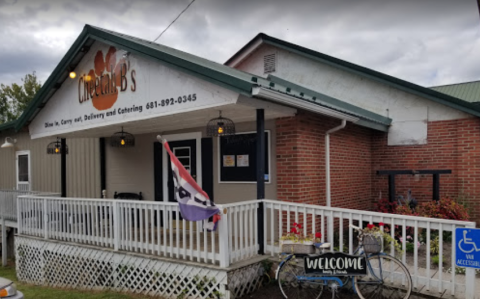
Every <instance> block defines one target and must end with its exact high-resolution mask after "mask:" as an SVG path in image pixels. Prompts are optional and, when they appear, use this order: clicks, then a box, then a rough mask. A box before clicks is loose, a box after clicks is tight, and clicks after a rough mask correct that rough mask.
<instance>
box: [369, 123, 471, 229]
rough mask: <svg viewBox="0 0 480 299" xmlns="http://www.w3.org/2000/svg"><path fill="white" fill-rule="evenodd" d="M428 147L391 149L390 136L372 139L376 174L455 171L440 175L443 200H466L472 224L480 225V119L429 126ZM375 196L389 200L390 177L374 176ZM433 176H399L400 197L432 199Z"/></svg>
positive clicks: (431, 124)
mask: <svg viewBox="0 0 480 299" xmlns="http://www.w3.org/2000/svg"><path fill="white" fill-rule="evenodd" d="M427 138H428V139H427V144H426V145H411V146H387V134H386V133H382V132H374V133H373V137H372V154H373V169H372V170H373V173H375V171H377V170H387V169H394V170H401V169H408V170H409V169H414V170H415V169H451V170H452V174H444V175H440V196H441V197H445V196H450V197H453V198H459V199H461V200H465V201H466V202H467V205H468V207H469V210H470V214H471V216H472V220H476V221H477V222H480V206H479V203H478V199H479V195H480V119H478V118H469V119H460V120H450V121H436V122H429V123H428V137H427ZM372 183H373V188H372V192H373V194H372V196H373V199H374V200H376V199H378V198H379V197H383V198H387V197H388V180H387V176H376V175H373V181H372ZM432 184H433V179H432V175H420V176H419V175H417V176H411V175H402V176H396V184H395V186H396V194H397V195H398V194H401V195H404V196H406V195H407V190H408V189H411V190H412V195H413V197H415V198H416V199H417V200H418V201H420V202H421V201H428V200H431V199H432V190H433V189H432Z"/></svg>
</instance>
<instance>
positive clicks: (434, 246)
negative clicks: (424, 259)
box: [430, 236, 440, 254]
mask: <svg viewBox="0 0 480 299" xmlns="http://www.w3.org/2000/svg"><path fill="white" fill-rule="evenodd" d="M439 251H440V242H439V240H438V236H436V237H435V238H434V239H433V240H432V241H430V253H431V254H438V252H439Z"/></svg>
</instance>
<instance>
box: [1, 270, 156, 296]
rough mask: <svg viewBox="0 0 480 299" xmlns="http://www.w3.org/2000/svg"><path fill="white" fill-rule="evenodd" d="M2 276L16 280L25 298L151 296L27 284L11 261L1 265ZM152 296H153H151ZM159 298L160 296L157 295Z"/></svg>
mask: <svg viewBox="0 0 480 299" xmlns="http://www.w3.org/2000/svg"><path fill="white" fill-rule="evenodd" d="M0 277H4V278H8V279H10V280H12V281H13V282H15V284H16V285H17V289H18V290H19V291H20V292H22V293H23V295H24V296H25V298H35V299H52V298H53V299H64V298H65V299H114V298H115V299H139V298H149V297H146V296H143V295H134V294H126V293H118V292H112V291H80V290H73V289H59V288H53V287H44V286H37V285H31V284H26V283H23V282H19V281H18V280H17V275H16V274H15V265H14V264H13V263H9V264H8V266H7V267H2V266H1V265H0ZM150 298H151V297H150ZM157 298H158V297H157Z"/></svg>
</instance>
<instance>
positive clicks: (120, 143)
mask: <svg viewBox="0 0 480 299" xmlns="http://www.w3.org/2000/svg"><path fill="white" fill-rule="evenodd" d="M110 145H111V146H112V147H133V146H135V137H134V136H133V135H132V134H130V133H127V132H124V131H123V127H122V131H120V132H117V133H115V134H113V135H112V136H111V137H110Z"/></svg>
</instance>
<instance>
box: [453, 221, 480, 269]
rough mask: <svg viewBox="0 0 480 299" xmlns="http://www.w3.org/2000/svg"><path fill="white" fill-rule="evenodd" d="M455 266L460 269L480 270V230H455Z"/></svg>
mask: <svg viewBox="0 0 480 299" xmlns="http://www.w3.org/2000/svg"><path fill="white" fill-rule="evenodd" d="M455 243H456V250H455V264H456V265H457V266H459V267H465V268H476V269H480V229H478V228H457V229H456V230H455Z"/></svg>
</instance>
